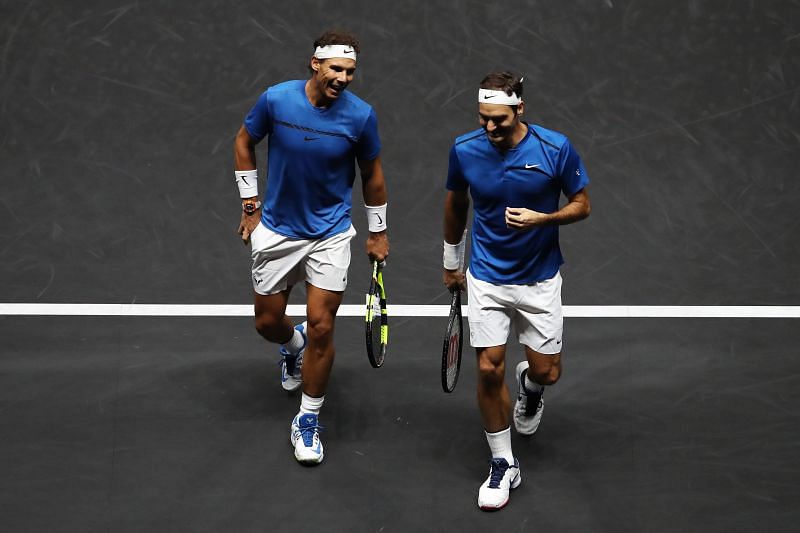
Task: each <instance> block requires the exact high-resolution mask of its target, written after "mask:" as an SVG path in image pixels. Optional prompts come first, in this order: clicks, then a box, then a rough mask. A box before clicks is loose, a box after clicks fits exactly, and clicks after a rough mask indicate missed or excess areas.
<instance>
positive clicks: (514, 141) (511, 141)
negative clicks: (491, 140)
mask: <svg viewBox="0 0 800 533" xmlns="http://www.w3.org/2000/svg"><path fill="white" fill-rule="evenodd" d="M527 134H528V125H527V124H525V123H524V122H522V121H521V120H520V121H519V122H518V123H517V127H516V128H514V133H513V134H512V135H511V136H510V137H509V138H508V140H507V141H506V142H504V143H502V144H498V145H496V146H497V147H498V148H499V149H501V150H503V151H506V150H512V149H514V148H516V147H517V146H518V145H519V143H521V142H522V140H523V139H524V138H525V136H526V135H527Z"/></svg>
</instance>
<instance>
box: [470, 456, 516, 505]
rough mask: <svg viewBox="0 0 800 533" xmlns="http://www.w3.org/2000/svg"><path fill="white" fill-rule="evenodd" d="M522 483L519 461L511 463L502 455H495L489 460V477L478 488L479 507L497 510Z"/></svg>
mask: <svg viewBox="0 0 800 533" xmlns="http://www.w3.org/2000/svg"><path fill="white" fill-rule="evenodd" d="M520 483H522V474H521V473H520V471H519V461H517V459H516V458H514V464H513V465H509V464H508V461H506V460H505V459H504V458H502V457H493V458H492V460H491V461H490V462H489V477H488V478H486V481H484V482H483V485H481V488H480V489H478V507H480V508H481V509H482V510H484V511H497V510H499V509H502V508H503V507H505V506H506V504H507V503H508V498H509V493H510V492H511V489H516V488H517V487H519V484H520Z"/></svg>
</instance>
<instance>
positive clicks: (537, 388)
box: [525, 371, 544, 395]
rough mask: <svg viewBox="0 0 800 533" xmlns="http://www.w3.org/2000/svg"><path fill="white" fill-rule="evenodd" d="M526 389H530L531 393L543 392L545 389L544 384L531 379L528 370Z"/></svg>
mask: <svg viewBox="0 0 800 533" xmlns="http://www.w3.org/2000/svg"><path fill="white" fill-rule="evenodd" d="M525 390H526V391H528V393H529V394H531V395H536V394H541V392H542V391H543V390H544V385H540V384H539V383H536V382H535V381H531V378H529V377H528V372H527V371H526V372H525Z"/></svg>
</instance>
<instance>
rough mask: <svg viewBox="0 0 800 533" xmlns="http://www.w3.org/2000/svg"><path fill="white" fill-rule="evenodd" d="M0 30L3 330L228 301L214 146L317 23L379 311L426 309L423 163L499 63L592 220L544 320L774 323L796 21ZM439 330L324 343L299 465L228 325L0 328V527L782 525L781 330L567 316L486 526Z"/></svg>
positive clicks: (430, 233) (60, 13) (280, 402)
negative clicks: (357, 104)
mask: <svg viewBox="0 0 800 533" xmlns="http://www.w3.org/2000/svg"><path fill="white" fill-rule="evenodd" d="M0 21H1V22H0V124H2V127H0V170H1V171H2V179H3V187H2V194H0V279H2V284H1V285H0V303H3V304H5V303H97V304H99V303H151V304H248V303H250V301H251V290H252V289H251V284H250V280H249V253H248V250H247V249H246V248H245V247H243V246H242V245H241V244H240V243H239V240H238V236H237V235H236V234H235V231H236V226H237V223H238V218H239V212H240V211H239V202H238V198H237V191H236V187H235V185H234V181H233V173H232V170H233V168H232V157H231V155H232V153H231V152H232V143H233V136H234V134H235V132H236V130H237V129H238V127H239V125H240V123H241V120H242V117H243V116H244V114H245V113H246V112H247V110H248V109H249V108H250V106H251V105H252V104H253V102H254V101H255V99H256V98H257V96H258V95H259V94H260V93H261V91H262V90H263V89H264V88H265V87H267V86H269V85H272V84H274V83H276V82H279V81H282V80H286V79H293V78H303V77H305V76H306V70H305V64H306V60H307V59H308V57H309V56H310V54H311V52H312V50H311V44H312V43H313V40H314V38H315V37H316V36H317V35H318V34H320V33H321V32H322V31H324V30H325V29H327V28H329V27H339V26H341V27H346V28H349V29H351V30H352V31H354V32H355V33H356V34H357V35H358V36H359V37H360V39H361V41H362V54H361V56H360V57H359V67H358V72H357V76H356V81H355V82H354V84H353V85H352V86H351V89H352V90H353V91H354V92H355V93H356V94H358V95H360V96H361V97H363V98H364V99H366V100H367V101H368V102H369V103H371V104H372V105H373V106H374V108H375V110H376V112H377V114H378V119H379V127H380V132H381V137H382V141H383V145H384V147H383V151H382V160H383V164H384V169H385V170H386V175H387V180H388V186H389V234H390V239H391V244H392V252H391V258H390V261H389V267H388V268H387V270H386V285H387V291H388V293H389V299H390V304H407V305H415V304H440V305H444V304H447V303H448V302H449V299H448V294H447V291H446V290H445V289H444V287H443V286H442V284H441V218H442V213H441V205H442V201H443V198H444V178H445V175H446V171H447V154H448V150H449V147H450V145H451V143H452V141H453V139H454V138H455V137H456V135H458V134H461V133H463V132H466V131H468V130H470V129H473V128H475V127H477V117H476V106H475V101H474V100H475V91H476V88H477V84H478V82H479V81H480V79H481V78H482V77H483V75H484V74H486V72H488V71H490V70H494V69H498V68H510V69H514V70H517V71H519V72H521V73H523V74H524V75H525V100H526V104H527V107H526V116H527V120H528V121H531V122H535V123H539V124H542V125H544V126H546V127H549V128H552V129H555V130H558V131H561V132H563V133H565V134H567V135H568V136H569V137H570V139H571V140H572V141H573V143H574V145H575V146H576V148H577V149H578V150H579V152H580V153H581V155H582V157H583V159H584V161H585V163H586V166H587V169H588V170H589V173H590V175H591V180H592V181H591V184H590V186H589V191H590V194H591V197H592V205H593V213H592V216H591V217H590V218H589V219H588V220H587V221H585V222H582V223H580V224H577V225H574V226H568V227H565V228H562V230H561V243H562V249H563V250H564V254H565V256H566V259H567V263H566V264H565V265H564V267H563V270H562V273H563V276H564V303H565V304H566V305H593V306H609V305H659V306H666V305H676V306H693V305H708V306H728V305H749V306H756V305H759V306H760V305H769V306H797V305H800V283H798V282H797V274H798V272H800V251H798V246H797V244H798V242H799V241H800V222H798V218H797V216H796V207H795V206H796V205H797V203H798V201H800V185H798V183H800V182H799V181H798V180H797V179H796V177H795V175H796V169H797V167H798V164H800V157H798V154H799V153H800V130H798V127H797V125H798V124H800V4H799V3H798V2H796V1H788V0H787V1H775V2H762V3H746V2H684V3H678V4H676V3H675V2H666V1H655V2H647V3H643V2H633V1H612V0H605V1H588V0H586V1H569V2H558V3H555V2H522V1H517V0H515V1H512V2H503V3H489V2H484V3H481V2H438V1H435V2H427V3H401V2H396V3H393V4H385V5H384V4H383V3H373V2H366V1H345V2H340V3H336V4H332V3H327V2H294V3H292V2H287V3H282V4H277V3H271V2H239V3H236V4H224V3H217V2H208V1H205V0H201V1H198V2H193V3H187V2H180V3H172V4H170V6H165V5H162V4H161V3H158V2H148V1H144V2H135V3H128V4H113V3H112V4H109V3H107V2H96V1H95V2H81V3H78V4H74V5H72V4H70V5H66V4H63V3H58V2H43V1H32V2H18V1H11V2H7V3H6V4H4V5H3V6H2V7H0ZM259 158H260V162H261V163H263V162H264V154H263V150H261V151H259ZM356 189H358V187H356ZM353 203H354V205H355V206H356V208H355V209H354V221H355V224H356V227H357V229H358V230H359V236H358V237H356V239H355V240H354V242H353V256H354V260H353V264H352V266H351V270H350V286H349V288H348V291H347V293H346V296H345V302H344V303H345V304H362V303H363V292H364V290H365V289H366V286H367V283H368V263H367V260H366V257H365V256H364V255H363V253H362V250H363V240H364V236H365V235H366V223H365V220H364V214H363V210H362V209H360V208H358V206H359V205H361V203H362V202H361V199H360V192H358V190H357V192H356V193H355V197H354V202H353ZM302 296H303V293H302V291H299V290H298V291H297V293H296V294H295V295H294V297H293V300H292V302H291V303H301V302H302ZM445 322H446V319H445V318H430V317H427V318H426V317H393V318H392V322H391V340H390V344H391V345H390V353H389V356H388V358H387V362H386V364H385V366H384V367H383V368H381V369H378V370H373V369H372V368H371V367H370V366H369V364H368V362H367V358H366V355H365V350H364V346H363V345H364V339H363V336H364V334H363V319H359V318H355V317H342V318H340V319H339V321H338V322H337V337H336V339H337V340H336V346H337V361H336V366H335V369H334V373H333V376H332V380H331V384H330V387H329V390H328V393H327V396H326V397H327V400H326V404H325V407H324V409H323V411H322V416H321V422H322V424H323V425H324V426H325V427H326V430H325V431H324V433H323V439H324V443H325V448H326V453H325V456H326V457H325V462H324V463H323V464H322V465H321V466H319V467H317V468H305V467H301V466H299V465H298V464H297V463H296V462H295V460H294V458H293V456H292V452H291V448H290V446H289V443H288V426H289V421H290V419H291V417H292V416H293V414H294V413H295V412H296V409H297V405H298V403H299V399H298V397H297V396H295V395H290V394H287V393H285V392H284V391H283V390H282V389H281V388H280V385H279V383H278V369H277V352H276V350H275V349H274V348H273V347H269V346H268V345H267V344H266V343H264V342H263V341H262V340H261V339H260V338H259V337H258V335H257V333H256V332H255V330H254V329H253V328H252V320H251V319H249V318H241V317H217V318H209V317H191V318H190V317H176V318H165V317H148V318H143V317H98V316H95V317H81V316H72V317H63V316H60V317H53V316H33V315H29V316H8V315H0V336H1V338H2V348H0V436H2V438H0V524H2V528H0V529H3V530H7V531H14V532H17V531H20V532H21V531H37V532H38V531H48V532H51V531H82V532H83V531H114V532H117V531H292V532H297V531H376V532H377V531H384V532H388V531H490V530H491V531H494V530H497V531H530V530H536V531H551V532H560V531H581V532H583V531H602V532H622V531H624V532H641V531H648V532H667V531H703V532H730V531H753V530H760V531H765V532H766V531H769V532H773V531H787V532H788V531H794V530H795V529H796V524H797V523H798V520H800V508H798V505H797V502H798V501H799V500H800V488H798V486H799V485H798V482H797V480H798V474H799V473H800V455H798V446H797V442H798V436H799V435H800V433H798V428H799V427H800V424H798V422H800V420H798V418H799V417H800V392H798V391H800V387H799V385H800V363H798V358H797V357H798V354H797V345H798V342H800V329H798V327H797V325H798V321H797V319H769V318H740V319H725V318H708V319H697V318H665V319H656V318H567V320H566V324H565V331H566V332H565V351H564V375H563V377H562V379H561V381H559V383H558V384H557V385H556V386H555V387H553V388H552V390H549V391H548V393H547V410H546V412H545V416H544V419H543V422H542V427H541V429H540V430H539V432H537V434H536V435H535V436H534V437H533V438H529V439H525V438H521V437H519V436H518V435H516V433H515V434H514V435H513V437H512V438H513V444H514V451H515V454H516V455H518V457H519V459H520V462H521V466H522V473H523V484H522V486H521V487H520V488H519V489H518V490H516V491H515V492H514V493H512V498H511V501H510V503H509V505H508V506H507V507H506V508H505V509H504V510H502V511H500V512H498V513H491V514H487V513H483V512H481V511H480V510H479V509H478V508H477V507H476V505H475V498H476V493H477V488H478V486H479V485H480V483H481V482H482V481H483V479H484V478H485V476H486V471H487V461H488V448H487V445H486V441H485V438H484V435H483V432H482V429H481V423H480V419H479V415H478V410H477V405H476V401H475V397H474V396H475V393H474V390H475V378H476V369H475V363H474V357H473V356H472V353H471V352H469V351H466V353H465V360H464V365H463V368H462V374H461V379H460V382H459V385H458V388H457V389H456V391H455V393H454V394H452V395H446V394H444V393H442V391H441V388H440V385H439V357H440V349H441V334H442V331H443V328H444V326H445ZM520 357H521V353H520V352H519V351H517V352H512V353H511V354H510V357H509V363H510V364H511V363H513V364H515V363H516V362H517V361H518V360H519V359H520ZM507 381H508V382H509V384H512V382H513V377H512V376H511V375H510V373H509V375H508V376H507Z"/></svg>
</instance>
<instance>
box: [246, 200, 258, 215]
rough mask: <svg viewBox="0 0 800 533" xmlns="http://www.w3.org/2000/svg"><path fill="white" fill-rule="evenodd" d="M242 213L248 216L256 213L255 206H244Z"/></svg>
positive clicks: (249, 204)
mask: <svg viewBox="0 0 800 533" xmlns="http://www.w3.org/2000/svg"><path fill="white" fill-rule="evenodd" d="M244 212H245V213H247V214H248V215H252V214H253V213H255V212H256V204H253V203H247V204H244Z"/></svg>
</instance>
